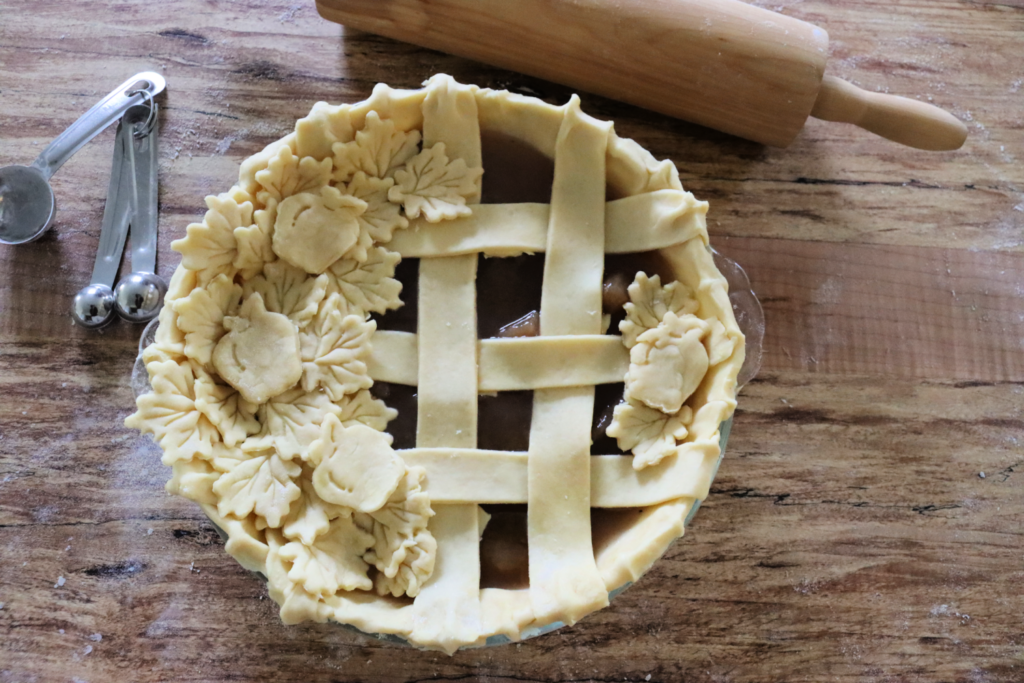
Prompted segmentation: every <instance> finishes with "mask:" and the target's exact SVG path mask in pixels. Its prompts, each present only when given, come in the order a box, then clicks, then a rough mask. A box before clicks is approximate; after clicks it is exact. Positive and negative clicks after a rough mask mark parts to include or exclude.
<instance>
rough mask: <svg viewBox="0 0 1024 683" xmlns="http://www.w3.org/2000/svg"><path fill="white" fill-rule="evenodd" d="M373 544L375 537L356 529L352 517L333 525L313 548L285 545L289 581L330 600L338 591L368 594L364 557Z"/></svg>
mask: <svg viewBox="0 0 1024 683" xmlns="http://www.w3.org/2000/svg"><path fill="white" fill-rule="evenodd" d="M372 544H373V536H371V535H369V534H367V533H366V532H364V531H362V530H361V529H359V527H357V526H356V525H355V524H354V523H353V522H352V519H351V518H350V517H339V518H338V519H336V520H334V521H333V522H331V526H330V529H329V530H328V532H327V533H326V534H324V535H322V536H320V537H318V538H317V539H316V540H315V541H314V542H313V544H312V545H306V544H304V543H296V542H295V541H292V542H291V543H287V544H285V545H284V546H283V547H282V548H281V550H280V555H281V558H282V559H284V560H287V561H289V562H291V563H292V567H291V569H290V570H289V571H288V578H289V579H290V580H291V581H293V582H294V583H296V584H299V585H301V586H302V587H303V589H305V591H306V592H307V593H309V594H311V595H320V596H323V597H330V596H332V595H334V594H335V593H337V592H338V591H339V590H345V591H353V590H369V589H370V588H371V587H372V586H373V583H372V582H371V581H370V579H369V577H367V575H366V573H367V570H369V568H370V567H369V565H367V564H366V562H364V561H363V558H362V554H363V553H364V552H366V549H367V548H368V547H370V545H372Z"/></svg>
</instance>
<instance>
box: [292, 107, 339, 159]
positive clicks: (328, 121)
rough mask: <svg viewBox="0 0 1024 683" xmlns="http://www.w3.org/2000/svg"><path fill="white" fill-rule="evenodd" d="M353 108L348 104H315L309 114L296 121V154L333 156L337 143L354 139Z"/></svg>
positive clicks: (321, 157)
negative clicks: (350, 113) (334, 146)
mask: <svg viewBox="0 0 1024 683" xmlns="http://www.w3.org/2000/svg"><path fill="white" fill-rule="evenodd" d="M351 109H352V107H351V106H350V105H347V104H342V105H337V106H332V105H329V104H327V103H326V102H317V103H316V104H314V105H313V109H312V110H310V112H309V115H308V116H305V117H303V118H301V119H299V120H298V121H296V122H295V150H296V154H298V155H299V156H304V157H315V158H317V159H324V158H327V157H330V156H332V155H333V154H334V151H333V149H332V147H333V145H334V144H335V143H337V142H348V141H349V140H351V139H352V119H351V116H350V115H349V112H350V111H351Z"/></svg>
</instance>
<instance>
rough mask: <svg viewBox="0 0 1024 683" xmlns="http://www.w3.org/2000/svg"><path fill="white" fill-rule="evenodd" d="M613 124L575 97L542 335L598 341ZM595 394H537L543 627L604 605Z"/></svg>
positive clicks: (558, 155)
mask: <svg viewBox="0 0 1024 683" xmlns="http://www.w3.org/2000/svg"><path fill="white" fill-rule="evenodd" d="M610 133H611V125H610V124H607V123H601V122H598V121H596V120H595V119H592V118H590V117H589V116H586V115H584V114H582V113H581V112H580V108H579V98H578V97H576V96H573V98H572V99H571V100H570V102H569V104H568V105H566V107H565V117H564V118H563V119H562V127H561V129H560V130H559V133H558V139H557V141H556V143H555V177H554V184H553V186H552V190H551V222H550V225H549V227H548V235H547V237H548V244H547V258H546V259H545V261H544V284H543V288H542V289H541V308H540V330H541V335H542V336H551V335H556V336H557V335H567V334H573V335H575V334H591V335H592V334H600V332H601V285H602V277H603V272H604V213H605V212H604V206H605V196H604V188H605V180H604V178H605V168H604V161H605V150H606V149H607V145H608V137H609V134H610ZM593 412H594V387H593V386H588V387H571V388H564V389H540V390H537V391H535V392H534V395H533V419H532V422H531V425H530V452H529V460H528V463H527V476H528V491H527V506H528V507H527V534H528V540H529V556H530V560H529V562H530V601H531V603H532V605H533V611H534V615H535V616H536V618H537V619H538V620H539V621H541V622H542V623H546V622H547V621H549V620H554V619H562V620H564V621H566V622H567V623H570V624H572V623H575V621H576V620H577V619H579V618H580V617H582V616H583V615H585V614H588V613H590V612H592V611H593V610H595V609H598V608H600V607H603V606H604V605H607V604H608V592H607V591H606V590H605V586H604V582H603V581H602V580H601V577H600V575H599V574H598V571H597V565H596V564H595V562H594V549H593V541H592V539H591V533H590V430H591V420H592V418H593Z"/></svg>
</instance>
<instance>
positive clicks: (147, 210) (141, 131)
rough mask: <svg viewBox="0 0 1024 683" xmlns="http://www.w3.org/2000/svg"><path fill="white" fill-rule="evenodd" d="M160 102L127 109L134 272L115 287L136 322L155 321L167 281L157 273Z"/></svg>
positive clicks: (126, 315) (117, 302) (118, 306)
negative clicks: (131, 158) (132, 186)
mask: <svg viewBox="0 0 1024 683" xmlns="http://www.w3.org/2000/svg"><path fill="white" fill-rule="evenodd" d="M156 116H157V105H156V102H153V101H149V102H148V104H147V105H141V104H140V105H138V106H135V107H132V108H131V109H129V110H128V111H127V112H125V115H124V119H123V122H124V124H123V125H128V124H130V126H129V127H130V128H132V130H133V131H134V132H133V134H132V135H130V136H129V144H131V145H133V146H134V150H135V155H134V162H135V163H134V167H133V169H132V172H133V173H134V174H135V186H136V195H135V197H136V202H137V203H136V205H135V207H134V209H133V211H132V220H131V235H132V273H131V274H129V275H126V276H124V277H122V278H121V280H120V282H118V283H117V286H116V287H114V307H115V310H116V311H117V314H118V315H119V316H121V318H122V319H124V320H127V321H128V322H132V323H142V322H146V321H147V320H152V319H153V318H154V317H155V316H156V314H157V313H159V312H160V307H161V306H162V305H163V301H164V294H166V293H167V283H166V282H164V279H163V278H162V277H160V276H159V275H157V274H156V248H157V239H156V238H157V222H158V220H159V212H158V211H157V200H158V194H159V193H158V187H157V134H156V126H157V119H156Z"/></svg>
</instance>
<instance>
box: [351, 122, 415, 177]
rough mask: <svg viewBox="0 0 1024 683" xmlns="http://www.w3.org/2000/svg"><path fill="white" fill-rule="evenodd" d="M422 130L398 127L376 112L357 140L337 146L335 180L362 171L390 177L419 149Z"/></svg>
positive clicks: (369, 174) (375, 175) (357, 136)
mask: <svg viewBox="0 0 1024 683" xmlns="http://www.w3.org/2000/svg"><path fill="white" fill-rule="evenodd" d="M419 144H420V132H419V131H418V130H412V131H409V132H408V133H406V132H404V131H401V130H397V129H396V127H395V122H394V121H392V120H390V119H381V118H380V115H378V114H377V112H375V111H371V112H369V113H368V114H367V115H366V124H365V125H364V126H363V129H362V130H361V131H359V132H357V133H356V137H355V140H352V141H351V142H345V143H341V142H339V143H335V145H334V180H335V181H336V182H339V183H347V182H348V181H349V180H350V179H351V178H352V177H353V176H354V175H355V174H356V173H358V172H360V171H362V172H363V173H365V174H366V175H368V176H372V177H374V178H387V177H389V176H391V175H392V174H393V173H394V172H395V169H396V168H398V167H399V166H401V165H402V164H404V163H405V162H406V161H408V160H409V159H410V158H412V157H413V155H415V154H416V152H417V151H418V150H419Z"/></svg>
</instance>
